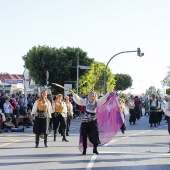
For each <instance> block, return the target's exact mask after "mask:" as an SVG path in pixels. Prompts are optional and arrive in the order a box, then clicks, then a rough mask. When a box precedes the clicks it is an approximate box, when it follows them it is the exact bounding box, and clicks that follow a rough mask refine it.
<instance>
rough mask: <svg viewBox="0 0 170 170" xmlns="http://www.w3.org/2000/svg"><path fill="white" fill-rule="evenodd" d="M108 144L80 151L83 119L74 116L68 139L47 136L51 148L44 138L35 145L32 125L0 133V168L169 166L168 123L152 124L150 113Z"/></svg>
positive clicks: (143, 169)
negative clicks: (16, 130) (63, 140)
mask: <svg viewBox="0 0 170 170" xmlns="http://www.w3.org/2000/svg"><path fill="white" fill-rule="evenodd" d="M126 120H127V130H126V131H125V134H122V133H121V131H120V132H118V133H117V134H116V136H115V137H114V138H113V139H112V141H110V143H108V144H106V145H105V146H101V147H99V148H98V151H99V153H100V154H99V155H94V154H93V153H92V150H93V148H88V149H87V155H81V153H80V151H79V149H78V142H79V127H80V119H73V120H72V124H71V131H70V136H68V137H67V139H68V140H69V142H62V137H61V136H60V135H58V136H57V140H56V142H54V141H53V135H52V133H51V134H50V135H49V136H48V148H45V147H44V143H43V140H41V141H40V145H39V148H34V146H35V140H34V134H33V133H32V128H28V129H26V131H25V132H24V133H23V132H20V133H16V132H11V133H3V134H0V151H1V155H0V170H56V169H62V170H63V169H70V170H73V169H75V170H84V169H86V170H91V169H93V170H153V169H154V170H169V169H170V153H169V142H170V136H169V135H168V131H167V123H166V121H165V120H164V118H163V120H162V122H161V125H159V126H157V127H150V126H149V123H148V116H143V117H141V119H140V120H138V121H137V122H136V125H129V122H128V116H127V115H126Z"/></svg>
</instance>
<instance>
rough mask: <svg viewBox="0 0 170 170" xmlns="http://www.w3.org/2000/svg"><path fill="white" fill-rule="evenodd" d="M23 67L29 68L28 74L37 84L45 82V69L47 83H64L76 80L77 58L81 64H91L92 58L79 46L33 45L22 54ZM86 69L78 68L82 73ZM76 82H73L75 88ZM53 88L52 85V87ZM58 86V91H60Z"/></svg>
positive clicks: (80, 73)
mask: <svg viewBox="0 0 170 170" xmlns="http://www.w3.org/2000/svg"><path fill="white" fill-rule="evenodd" d="M22 58H23V60H24V61H25V65H24V67H25V68H27V69H28V70H29V73H30V76H31V77H32V78H33V79H34V81H35V82H36V83H37V84H39V85H42V86H43V85H45V84H46V71H47V70H48V72H49V84H51V83H54V82H55V83H58V84H61V85H64V83H65V81H76V78H77V76H76V75H77V69H76V68H77V59H78V58H79V62H80V63H81V65H87V66H89V65H91V63H92V62H93V60H94V59H90V58H88V57H87V53H86V52H84V51H83V50H81V49H80V48H70V47H67V48H63V47H61V48H59V49H57V48H51V47H48V46H38V47H33V48H32V49H31V50H29V51H28V52H27V54H26V55H24V56H23V57H22ZM86 71H87V70H80V72H79V75H80V76H81V75H83V74H85V73H86ZM75 86H76V84H73V88H75ZM53 88H54V87H53ZM55 88H56V87H55ZM62 91H63V90H62V89H61V88H58V92H62Z"/></svg>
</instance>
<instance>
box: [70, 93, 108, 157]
mask: <svg viewBox="0 0 170 170" xmlns="http://www.w3.org/2000/svg"><path fill="white" fill-rule="evenodd" d="M70 92H71V93H72V94H73V100H74V102H75V103H77V104H78V105H82V106H86V110H85V113H84V115H83V117H82V122H81V132H80V133H81V135H82V137H83V153H82V154H83V155H86V149H87V137H88V138H89V141H90V142H91V143H92V144H93V153H95V154H97V155H98V154H99V152H98V151H97V146H98V145H99V144H100V140H99V131H98V123H97V119H96V108H97V106H99V105H101V104H103V103H104V102H105V101H106V100H107V99H108V97H109V94H110V93H106V95H105V96H103V97H102V98H100V99H97V94H96V93H95V92H94V91H91V92H90V93H89V95H88V98H85V99H83V98H80V97H79V96H78V95H77V94H75V93H74V92H73V91H72V90H70Z"/></svg>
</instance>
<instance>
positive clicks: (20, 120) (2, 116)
mask: <svg viewBox="0 0 170 170" xmlns="http://www.w3.org/2000/svg"><path fill="white" fill-rule="evenodd" d="M38 98H39V97H38V95H37V94H29V95H28V96H27V98H26V97H25V95H24V94H17V93H16V94H12V95H6V94H5V93H1V94H0V132H8V131H12V132H13V131H17V132H23V131H24V130H25V128H29V127H30V126H32V125H33V123H34V117H33V116H32V115H31V111H32V107H33V104H34V102H35V101H36V100H37V99H38ZM48 99H49V100H50V101H51V103H52V102H53V101H54V100H55V96H51V95H48ZM69 100H70V102H71V103H72V105H73V113H74V114H73V119H77V118H80V117H81V114H82V113H83V112H84V107H83V106H79V105H77V104H76V103H74V102H73V100H72V95H69Z"/></svg>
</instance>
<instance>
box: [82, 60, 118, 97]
mask: <svg viewBox="0 0 170 170" xmlns="http://www.w3.org/2000/svg"><path fill="white" fill-rule="evenodd" d="M105 67H106V66H105V64H103V63H100V62H96V61H95V62H93V63H92V64H91V70H88V71H87V73H86V74H84V75H83V76H81V77H80V79H79V87H80V90H79V91H80V93H83V94H87V93H89V92H90V91H91V90H95V91H96V92H98V93H99V94H100V95H102V93H103V91H104V70H105ZM107 77H108V79H107V89H108V91H111V90H112V89H114V87H115V79H114V75H113V74H112V73H111V71H110V69H107Z"/></svg>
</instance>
